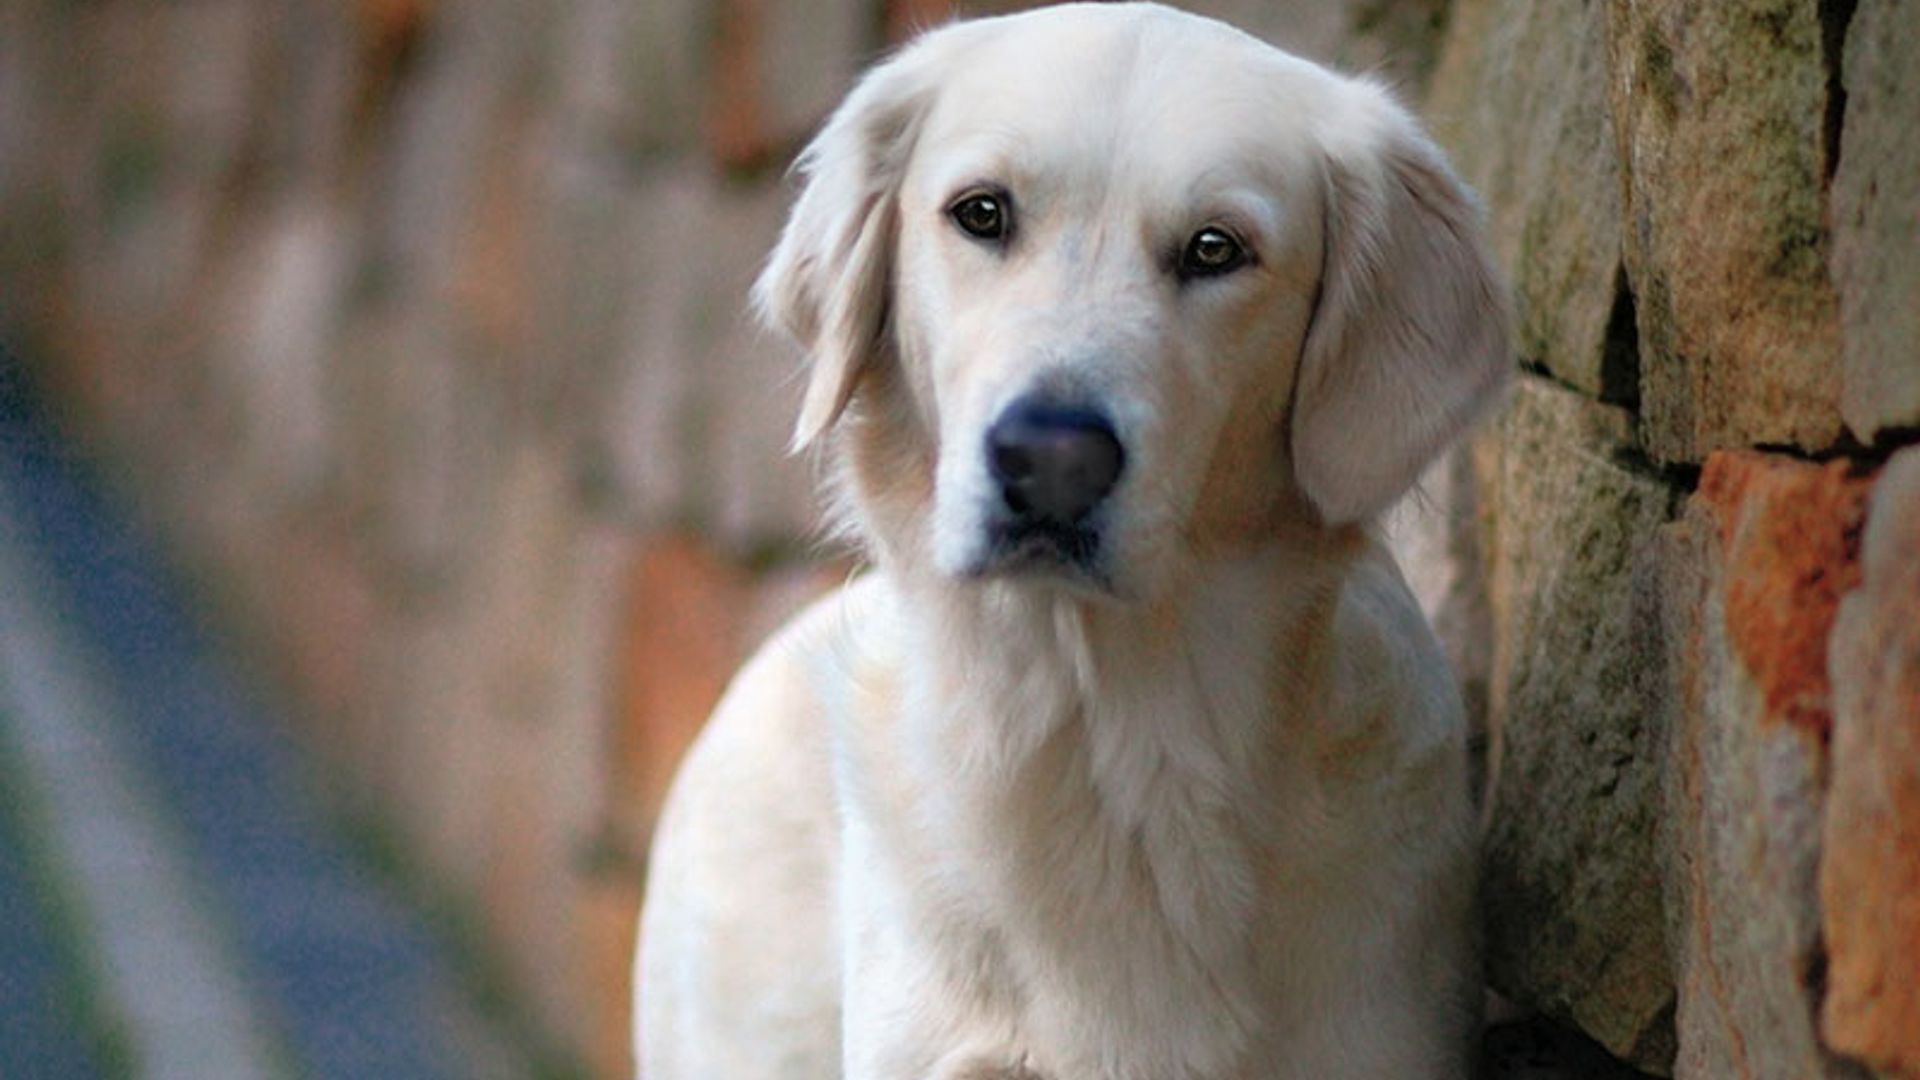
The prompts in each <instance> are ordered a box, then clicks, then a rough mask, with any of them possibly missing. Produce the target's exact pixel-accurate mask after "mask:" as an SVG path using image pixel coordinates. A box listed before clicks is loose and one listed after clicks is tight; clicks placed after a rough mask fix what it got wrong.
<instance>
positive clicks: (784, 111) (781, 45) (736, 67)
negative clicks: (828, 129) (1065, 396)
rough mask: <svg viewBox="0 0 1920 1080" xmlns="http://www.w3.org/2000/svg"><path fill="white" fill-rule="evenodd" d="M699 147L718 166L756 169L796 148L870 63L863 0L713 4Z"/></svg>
mask: <svg viewBox="0 0 1920 1080" xmlns="http://www.w3.org/2000/svg"><path fill="white" fill-rule="evenodd" d="M717 6H718V7H719V9H720V11H719V37H718V41H717V43H716V46H715V47H716V53H715V58H714V67H713V69H712V70H713V79H712V83H711V85H710V87H709V90H708V111H707V147H708V151H709V152H710V153H711V154H712V155H713V157H714V159H715V160H716V161H718V162H720V163H721V164H722V165H725V166H728V167H732V168H741V167H750V166H756V165H763V164H766V163H768V162H769V161H772V160H773V159H775V158H777V157H779V156H781V155H783V154H784V153H786V152H787V151H789V150H792V149H796V148H797V147H798V145H799V143H800V142H801V141H802V140H803V139H804V138H805V137H806V135H807V134H808V133H809V132H810V131H812V130H813V128H814V126H815V125H817V124H818V123H819V122H820V121H821V120H824V119H825V118H826V116H827V113H829V112H830V111H832V109H833V107H834V106H835V105H837V104H839V101H840V98H841V96H842V95H844V94H845V93H846V92H847V90H848V88H850V87H851V86H852V85H853V80H854V77H855V76H856V75H858V74H859V72H860V69H861V68H862V67H864V66H865V65H866V63H867V61H869V60H870V59H872V57H873V55H874V53H875V51H876V49H877V47H878V46H879V44H880V43H879V41H878V40H877V38H878V36H879V33H878V32H879V29H880V18H879V12H878V11H877V10H876V9H875V7H874V5H873V4H872V3H871V0H826V2H823V3H812V4H795V3H783V2H780V0H721V2H720V3H719V4H718V5H717Z"/></svg>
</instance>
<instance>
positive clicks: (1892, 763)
mask: <svg viewBox="0 0 1920 1080" xmlns="http://www.w3.org/2000/svg"><path fill="white" fill-rule="evenodd" d="M1916 615H1920V448H1916V449H1909V450H1906V451H1903V452H1901V453H1900V454H1899V455H1897V456H1896V457H1895V458H1894V459H1893V460H1892V461H1891V462H1890V463H1889V464H1888V465H1887V467H1886V469H1885V470H1884V471H1883V472H1882V473H1881V476H1880V479H1879V482H1878V483H1877V484H1876V485H1875V490H1874V493H1873V501H1872V503H1871V506H1870V508H1869V509H1868V512H1867V523H1866V530H1865V537H1864V540H1863V541H1862V553H1861V579H1860V587H1859V588H1857V589H1855V590H1854V591H1853V592H1851V593H1849V594H1847V596H1846V597H1845V598H1844V599H1842V600H1841V601H1840V605H1839V614H1838V617H1837V618H1836V619H1835V621H1834V628H1833V637H1832V642H1831V651H1830V653H1829V657H1830V664H1831V667H1830V670H1831V672H1832V677H1833V744H1832V773H1831V776H1832V779H1831V781H1830V783H1829V786H1828V795H1827V819H1826V830H1825V834H1824V837H1825V851H1824V853H1823V856H1822V859H1821V863H1820V902H1821V908H1822V925H1823V928H1824V930H1825V933H1826V945H1827V952H1828V961H1829V962H1828V967H1827V998H1826V1003H1825V1006H1824V1009H1823V1011H1822V1014H1821V1030H1822V1031H1823V1033H1824V1034H1825V1035H1826V1038H1827V1041H1828V1042H1829V1043H1830V1044H1831V1045H1832V1046H1833V1047H1834V1048H1835V1049H1836V1050H1839V1051H1841V1052H1843V1053H1847V1054H1851V1055H1853V1056H1856V1057H1858V1058H1860V1059H1862V1060H1864V1061H1866V1062H1867V1063H1868V1064H1870V1065H1872V1066H1873V1067H1874V1068H1875V1069H1877V1070H1879V1071H1880V1072H1881V1074H1882V1075H1883V1076H1887V1077H1898V1078H1900V1080H1914V1078H1915V1077H1920V622H1917V621H1916V618H1915V617H1916Z"/></svg>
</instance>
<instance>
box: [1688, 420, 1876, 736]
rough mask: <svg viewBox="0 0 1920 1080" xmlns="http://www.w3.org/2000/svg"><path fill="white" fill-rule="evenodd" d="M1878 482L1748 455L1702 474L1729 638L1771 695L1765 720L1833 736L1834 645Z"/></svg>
mask: <svg viewBox="0 0 1920 1080" xmlns="http://www.w3.org/2000/svg"><path fill="white" fill-rule="evenodd" d="M1872 487H1873V479H1872V477H1871V475H1866V474H1861V473H1859V472H1857V471H1856V470H1855V468H1854V467H1853V466H1852V465H1850V464H1849V463H1848V462H1845V461H1833V462H1829V463H1827V464H1825V465H1814V464H1810V463H1808V462H1805V461H1801V460H1798V459H1795V458H1788V457H1782V456H1779V455H1774V454H1762V453H1755V452H1750V451H1739V452H1732V453H1715V454H1713V455H1711V456H1709V457H1708V458H1707V461H1706V466H1705V468H1704V470H1703V471H1702V473H1701V477H1700V492H1699V497H1700V498H1701V499H1702V500H1703V501H1705V502H1706V503H1707V505H1709V506H1710V507H1712V509H1713V512H1714V517H1715V522H1716V524H1717V525H1718V527H1719V530H1720V540H1721V545H1722V552H1723V557H1724V559H1725V564H1724V565H1725V582H1726V586H1725V588H1726V593H1725V597H1726V634H1727V640H1728V643H1729V644H1730V645H1731V646H1732V648H1733V650H1734V653H1735V655H1736V656H1737V657H1738V658H1739V660H1740V663H1741V665H1742V666H1743V667H1744V668H1745V669H1746V671H1747V673H1748V674H1749V675H1750V676H1751V677H1752V678H1753V680H1754V682H1755V683H1756V684H1757V685H1758V686H1759V687H1760V690H1761V692H1762V694H1763V695H1764V697H1765V702H1766V711H1765V715H1766V717H1767V718H1768V719H1770V720H1780V721H1785V722H1787V723H1791V724H1794V725H1796V726H1798V727H1801V728H1803V729H1806V730H1808V731H1810V732H1812V733H1814V734H1816V735H1819V736H1821V737H1823V738H1824V737H1825V735H1826V733H1827V730H1828V728H1829V727H1830V726H1831V724H1832V704H1831V697H1832V682H1831V680H1830V678H1829V676H1828V672H1827V638H1828V635H1829V634H1830V633H1831V632H1832V629H1833V617H1834V611H1835V609H1836V608H1837V607H1838V606H1839V603H1840V598H1841V597H1842V596H1843V595H1845V594H1846V593H1847V592H1848V591H1850V590H1851V589H1853V588H1854V586H1856V585H1858V584H1859V582H1860V565H1859V561H1860V527H1861V522H1862V521H1863V520H1864V519H1865V517H1866V505H1867V498H1868V495H1869V494H1870V492H1871V491H1872Z"/></svg>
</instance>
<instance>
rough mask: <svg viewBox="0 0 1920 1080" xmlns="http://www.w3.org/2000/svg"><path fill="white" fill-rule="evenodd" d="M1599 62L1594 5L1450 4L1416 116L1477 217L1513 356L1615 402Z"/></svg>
mask: <svg viewBox="0 0 1920 1080" xmlns="http://www.w3.org/2000/svg"><path fill="white" fill-rule="evenodd" d="M1606 62H1607V54H1606V5H1605V3H1604V2H1602V0H1583V2H1580V3H1575V4H1567V3H1561V2H1555V0H1461V2H1459V3H1456V4H1455V5H1454V8H1453V14H1452V18H1451V20H1450V22H1449V24H1448V27H1447V38H1446V45H1445V48H1444V50H1443V51H1442V54H1441V61H1440V68H1439V70H1438V71H1437V72H1436V73H1435V75H1434V80H1433V88H1432V90H1431V92H1430V93H1429V95H1428V97H1427V102H1426V108H1425V110H1424V111H1425V114H1426V116H1427V117H1428V119H1429V120H1430V122H1431V123H1432V124H1433V125H1434V129H1435V134H1436V136H1437V137H1438V138H1439V139H1440V141H1441V143H1442V144H1443V145H1444V146H1445V147H1446V148H1447V150H1448V152H1449V153H1450V154H1452V156H1453V160H1454V165H1455V167H1456V168H1457V169H1458V170H1459V172H1460V175H1461V178H1462V179H1464V180H1466V181H1467V182H1468V183H1469V184H1471V185H1473V187H1474V188H1475V190H1477V191H1478V192H1479V193H1480V197H1481V198H1482V200H1484V201H1485V203H1486V204H1487V206H1488V208H1489V210H1490V213H1489V220H1488V225H1489V228H1490V230H1491V232H1492V237H1493V247H1494V251H1495V253H1496V254H1497V255H1498V257H1499V260H1500V263H1501V265H1502V266H1503V267H1504V268H1505V269H1506V271H1507V275H1508V278H1509V279H1510V280H1511V281H1512V284H1513V293H1514V317H1515V345H1516V346H1517V347H1518V348H1519V350H1520V353H1521V355H1522V356H1524V357H1526V358H1527V359H1528V360H1530V361H1532V362H1534V363H1536V364H1539V365H1542V366H1544V367H1545V368H1546V369H1547V370H1549V371H1551V372H1552V373H1553V374H1554V375H1555V376H1557V377H1559V378H1560V379H1563V380H1565V381H1566V382H1567V383H1569V384H1571V385H1573V386H1575V387H1577V388H1579V389H1580V390H1582V391H1584V392H1586V393H1587V394H1589V395H1591V396H1593V397H1598V398H1601V399H1602V400H1606V401H1611V402H1615V403H1623V402H1630V401H1632V400H1633V398H1634V396H1635V395H1636V394H1637V393H1638V391H1639V386H1638V373H1637V371H1636V369H1635V360H1636V358H1635V356H1634V351H1633V346H1632V343H1631V341H1630V340H1628V338H1629V336H1630V316H1629V313H1628V311H1627V309H1626V308H1625V305H1627V304H1629V303H1630V301H1629V300H1628V299H1627V298H1626V297H1624V296H1623V295H1622V290H1623V287H1624V286H1623V284H1622V279H1621V277H1620V192H1619V188H1620V178H1619V165H1618V162H1617V160H1616V152H1615V147H1614V141H1613V136H1612V132H1611V130H1610V128H1609V126H1608V120H1607V108H1608V105H1607V82H1606ZM1617 308H1618V309H1619V311H1618V314H1616V309H1617Z"/></svg>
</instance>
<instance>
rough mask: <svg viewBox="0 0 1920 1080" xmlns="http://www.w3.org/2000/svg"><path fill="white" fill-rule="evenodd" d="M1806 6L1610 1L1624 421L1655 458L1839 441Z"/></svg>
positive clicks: (1821, 99)
mask: <svg viewBox="0 0 1920 1080" xmlns="http://www.w3.org/2000/svg"><path fill="white" fill-rule="evenodd" d="M1818 9H1819V5H1816V4H1813V3H1806V2H1802V0H1757V2H1754V3H1742V4H1699V3H1694V2H1692V0H1611V3H1610V6H1609V9H1608V19H1607V23H1608V26H1607V48H1608V54H1609V67H1610V69H1611V77H1610V80H1609V81H1610V94H1611V96H1612V103H1613V116H1614V121H1615V129H1616V135H1617V138H1618V140H1619V144H1618V145H1619V152H1620V161H1621V166H1622V169H1623V174H1624V181H1625V182H1624V190H1625V193H1626V210H1625V219H1626V226H1625V229H1624V236H1623V240H1624V243H1625V252H1626V265H1627V276H1628V279H1629V281H1630V282H1631V283H1632V287H1633V295H1634V297H1635V299H1636V303H1637V308H1636V311H1637V315H1638V320H1639V339H1640V403H1641V423H1642V430H1643V437H1644V439H1645V442H1646V447H1647V450H1648V452H1649V453H1650V454H1651V455H1652V456H1653V457H1655V458H1656V459H1658V460H1662V461H1695V462H1697V461H1699V460H1701V459H1702V458H1703V457H1704V456H1705V455H1706V453H1707V452H1708V451H1710V450H1713V449H1716V448H1721V447H1737V446H1746V445H1752V444H1770V445H1792V446H1799V447H1804V448H1807V449H1822V448H1825V447H1828V446H1830V445H1832V444H1833V442H1834V440H1835V439H1836V438H1837V437H1838V436H1839V435H1840V431H1841V424H1840V414H1839V399H1840V365H1839V353H1840V343H1839V332H1838V323H1837V304H1836V301H1835V298H1834V295H1833V290H1832V287H1831V286H1830V285H1829V283H1828V280H1827V261H1826V259H1827V257H1826V253H1827V247H1828V244H1827V231H1826V224H1825V220H1826V207H1825V205H1824V202H1823V198H1822V192H1823V189H1824V184H1825V179H1826V177H1827V175H1828V174H1829V171H1830V170H1831V167H1832V162H1831V161H1830V160H1829V153H1828V150H1827V142H1826V140H1827V128H1826V124H1827V88H1828V76H1827V66H1826V61H1827V57H1826V54H1825V53H1824V52H1823V38H1822V31H1823V27H1822V25H1821V22H1820V19H1819V17H1818V14H1819V10H1818Z"/></svg>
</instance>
